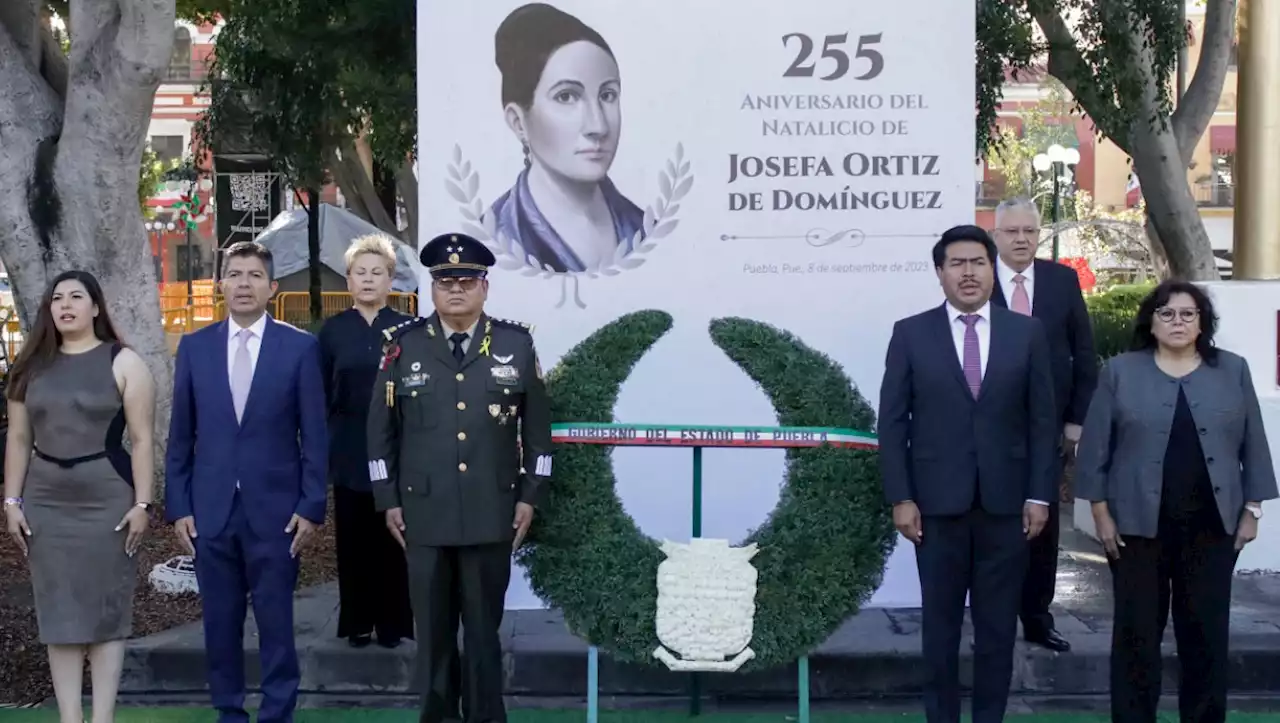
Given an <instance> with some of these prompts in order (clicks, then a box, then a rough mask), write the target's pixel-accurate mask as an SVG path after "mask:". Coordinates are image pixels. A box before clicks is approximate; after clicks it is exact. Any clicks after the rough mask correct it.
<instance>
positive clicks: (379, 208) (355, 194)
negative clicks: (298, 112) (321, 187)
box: [328, 140, 399, 236]
mask: <svg viewBox="0 0 1280 723" xmlns="http://www.w3.org/2000/svg"><path fill="white" fill-rule="evenodd" d="M337 150H338V152H336V153H335V152H334V151H332V150H331V151H329V153H328V156H329V164H328V165H329V169H330V173H332V174H333V178H334V181H335V182H337V184H338V187H339V188H341V189H342V195H343V197H345V198H346V199H347V206H348V207H349V209H350V210H351V211H352V212H353V213H355V214H356V215H357V216H359V217H360V218H363V219H364V220H366V221H368V222H369V223H371V224H373V225H374V226H377V227H378V228H379V229H380V230H382V231H384V232H386V233H387V234H390V235H391V236H398V235H399V233H398V231H399V229H397V228H396V220H395V216H394V215H392V214H389V213H387V209H386V208H385V207H384V206H383V204H382V199H380V198H379V197H378V190H377V188H376V187H375V186H374V183H373V179H372V178H370V177H369V174H368V173H366V172H365V170H364V164H362V163H361V162H360V154H359V153H358V152H357V151H356V144H355V141H354V140H349V141H347V142H346V143H343V144H342V146H341V148H339V149H337ZM339 156H340V157H339Z"/></svg>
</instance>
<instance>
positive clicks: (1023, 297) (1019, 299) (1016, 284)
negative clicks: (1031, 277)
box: [1012, 274, 1031, 316]
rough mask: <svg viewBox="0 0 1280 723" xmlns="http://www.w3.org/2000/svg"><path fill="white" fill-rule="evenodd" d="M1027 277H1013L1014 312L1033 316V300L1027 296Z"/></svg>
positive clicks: (1018, 275) (1017, 275)
mask: <svg viewBox="0 0 1280 723" xmlns="http://www.w3.org/2000/svg"><path fill="white" fill-rule="evenodd" d="M1026 282H1027V277H1025V276H1023V275H1022V274H1015V275H1014V277H1013V307H1012V308H1013V310H1014V311H1016V312H1018V313H1019V314H1023V315H1025V316H1031V298H1030V297H1028V296H1027V283H1026Z"/></svg>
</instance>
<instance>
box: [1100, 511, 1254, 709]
mask: <svg viewBox="0 0 1280 723" xmlns="http://www.w3.org/2000/svg"><path fill="white" fill-rule="evenodd" d="M1211 514H1213V515H1215V516H1216V514H1217V511H1216V510H1213V511H1212V512H1211ZM1122 539H1123V540H1124V547H1122V548H1120V559H1118V560H1111V572H1112V578H1113V580H1114V585H1115V628H1114V631H1113V633H1112V638H1111V719H1112V720H1113V721H1116V722H1117V723H1155V720H1156V713H1157V709H1158V706H1159V703H1160V682H1161V675H1162V671H1161V668H1162V665H1161V662H1162V661H1161V656H1160V641H1161V639H1162V638H1163V637H1164V629H1165V624H1166V623H1167V622H1168V619H1169V609H1170V603H1172V608H1173V632H1174V638H1175V640H1176V641H1177V646H1178V662H1179V667H1180V668H1181V670H1180V671H1179V673H1180V674H1179V676H1178V678H1179V680H1178V710H1179V713H1180V717H1181V721H1182V723H1223V721H1225V720H1226V718H1227V670H1228V667H1229V662H1228V660H1227V648H1228V639H1229V632H1230V613H1231V580H1232V574H1233V573H1234V571H1235V566H1236V557H1237V555H1238V554H1239V553H1237V552H1236V550H1235V538H1234V536H1232V535H1227V534H1225V533H1224V532H1223V530H1222V523H1221V522H1220V521H1217V522H1216V525H1211V524H1205V522H1204V521H1203V518H1201V520H1190V521H1188V522H1185V523H1181V524H1173V523H1169V522H1168V521H1167V520H1164V519H1162V520H1161V525H1160V532H1159V535H1158V537H1157V538H1156V539H1151V538H1146V537H1130V536H1124V537H1123V538H1122Z"/></svg>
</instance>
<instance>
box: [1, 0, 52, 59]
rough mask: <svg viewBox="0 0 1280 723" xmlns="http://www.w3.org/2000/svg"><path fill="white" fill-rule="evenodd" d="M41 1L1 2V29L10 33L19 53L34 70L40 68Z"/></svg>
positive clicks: (14, 0) (6, 0)
mask: <svg viewBox="0 0 1280 723" xmlns="http://www.w3.org/2000/svg"><path fill="white" fill-rule="evenodd" d="M42 24H43V23H42V21H41V15H40V2H39V0H4V2H0V27H4V28H5V29H6V30H8V31H9V37H10V38H11V39H12V41H13V44H14V46H15V47H16V49H17V52H18V54H19V55H21V56H22V57H24V58H26V60H27V62H28V63H30V64H31V67H33V68H39V67H40V26H41V25H42Z"/></svg>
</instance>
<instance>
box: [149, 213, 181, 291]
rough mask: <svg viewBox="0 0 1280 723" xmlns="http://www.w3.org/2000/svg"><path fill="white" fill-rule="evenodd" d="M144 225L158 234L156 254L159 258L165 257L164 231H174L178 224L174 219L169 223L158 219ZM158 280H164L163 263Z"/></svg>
mask: <svg viewBox="0 0 1280 723" xmlns="http://www.w3.org/2000/svg"><path fill="white" fill-rule="evenodd" d="M142 227H143V228H144V229H146V230H147V232H148V233H153V234H155V235H156V241H155V249H156V255H157V256H158V257H159V258H161V259H164V232H165V231H172V230H174V229H176V228H177V225H175V224H174V223H173V222H172V221H169V222H168V223H166V222H164V221H160V220H156V221H146V222H144V223H143V224H142ZM156 280H157V281H163V280H164V268H163V264H162V267H161V268H160V269H159V278H157V279H156Z"/></svg>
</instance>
